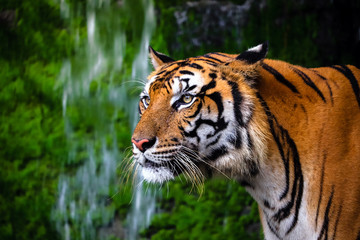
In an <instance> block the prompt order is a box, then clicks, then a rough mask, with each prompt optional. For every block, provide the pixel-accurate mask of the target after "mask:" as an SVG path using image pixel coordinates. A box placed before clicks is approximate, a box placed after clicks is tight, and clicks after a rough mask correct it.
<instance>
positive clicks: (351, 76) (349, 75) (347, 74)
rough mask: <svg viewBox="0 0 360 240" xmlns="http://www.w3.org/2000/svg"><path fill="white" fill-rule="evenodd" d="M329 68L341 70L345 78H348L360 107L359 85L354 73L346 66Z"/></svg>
mask: <svg viewBox="0 0 360 240" xmlns="http://www.w3.org/2000/svg"><path fill="white" fill-rule="evenodd" d="M331 68H333V69H335V70H337V71H339V72H341V73H342V74H343V75H344V76H345V77H346V78H347V79H349V81H350V84H351V87H352V89H353V91H354V94H355V98H356V101H357V102H358V105H359V107H360V87H359V83H358V82H357V80H356V78H355V76H354V74H353V73H352V72H351V70H350V69H349V68H348V67H347V66H331Z"/></svg>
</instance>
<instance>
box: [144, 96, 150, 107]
mask: <svg viewBox="0 0 360 240" xmlns="http://www.w3.org/2000/svg"><path fill="white" fill-rule="evenodd" d="M144 102H145V105H149V104H150V97H144Z"/></svg>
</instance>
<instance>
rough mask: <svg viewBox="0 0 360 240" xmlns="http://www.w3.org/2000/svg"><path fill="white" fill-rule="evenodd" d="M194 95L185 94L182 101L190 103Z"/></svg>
mask: <svg viewBox="0 0 360 240" xmlns="http://www.w3.org/2000/svg"><path fill="white" fill-rule="evenodd" d="M193 98H194V97H193V96H191V95H184V96H183V97H182V101H183V102H184V103H190V102H191V100H193Z"/></svg>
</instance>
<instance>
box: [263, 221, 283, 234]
mask: <svg viewBox="0 0 360 240" xmlns="http://www.w3.org/2000/svg"><path fill="white" fill-rule="evenodd" d="M266 223H267V225H268V227H269V229H270V231H271V232H272V233H273V234H274V235H275V236H276V237H277V238H278V239H282V238H281V237H280V236H279V234H278V233H277V232H276V231H275V229H274V228H273V227H272V226H271V225H270V223H269V219H267V220H266Z"/></svg>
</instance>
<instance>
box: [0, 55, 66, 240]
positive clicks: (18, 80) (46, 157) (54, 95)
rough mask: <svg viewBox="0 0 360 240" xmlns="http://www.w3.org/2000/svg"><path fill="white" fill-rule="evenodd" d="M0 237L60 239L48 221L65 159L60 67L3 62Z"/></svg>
mask: <svg viewBox="0 0 360 240" xmlns="http://www.w3.org/2000/svg"><path fill="white" fill-rule="evenodd" d="M0 66H1V67H0V76H1V80H0V82H1V84H2V87H1V92H0V103H1V105H2V108H1V110H0V111H1V121H0V144H1V146H2V148H1V150H0V196H1V197H0V216H1V217H0V218H1V221H0V229H1V230H0V238H1V239H15V238H16V239H24V240H25V239H29V238H30V236H31V239H46V238H51V239H56V236H57V233H56V232H55V231H54V229H53V228H52V226H51V224H50V222H49V220H48V219H49V218H50V209H51V208H52V206H53V203H54V201H55V196H56V194H57V176H58V173H59V170H60V166H61V162H62V161H63V160H64V156H66V152H67V150H66V149H67V145H66V139H65V136H64V134H63V121H62V115H61V106H60V104H56V102H58V99H59V92H54V90H53V85H54V82H55V79H56V77H57V72H58V71H59V69H60V66H61V65H60V64H59V63H51V64H42V63H39V62H35V63H33V62H25V63H22V65H20V66H19V65H17V64H16V63H9V62H6V61H3V60H1V61H0Z"/></svg>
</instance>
